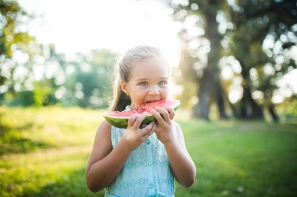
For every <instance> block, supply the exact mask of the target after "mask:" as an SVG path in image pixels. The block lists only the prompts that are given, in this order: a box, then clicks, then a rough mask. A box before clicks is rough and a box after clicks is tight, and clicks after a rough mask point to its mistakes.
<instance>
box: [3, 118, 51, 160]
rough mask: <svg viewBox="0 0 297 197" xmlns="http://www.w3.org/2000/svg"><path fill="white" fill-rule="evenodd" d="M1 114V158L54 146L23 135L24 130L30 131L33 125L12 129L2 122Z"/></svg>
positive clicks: (28, 124)
mask: <svg viewBox="0 0 297 197" xmlns="http://www.w3.org/2000/svg"><path fill="white" fill-rule="evenodd" d="M1 116H2V114H0V156H2V155H7V154H11V153H27V152H30V151H34V150H39V149H45V148H52V147H54V146H53V145H51V144H49V143H45V142H41V141H34V140H31V139H29V138H26V137H24V136H23V135H22V131H23V130H26V129H28V130H30V128H31V127H32V123H27V124H25V125H23V126H21V127H14V128H12V127H11V126H10V125H8V124H6V123H5V122H3V121H1Z"/></svg>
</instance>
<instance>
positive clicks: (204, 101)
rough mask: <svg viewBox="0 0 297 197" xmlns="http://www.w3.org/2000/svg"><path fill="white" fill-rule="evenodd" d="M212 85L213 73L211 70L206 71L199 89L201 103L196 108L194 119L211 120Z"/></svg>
mask: <svg viewBox="0 0 297 197" xmlns="http://www.w3.org/2000/svg"><path fill="white" fill-rule="evenodd" d="M211 84H212V72H211V70H210V69H209V68H206V69H204V72H203V76H202V78H201V80H200V85H199V89H198V98H199V102H198V103H197V104H196V106H195V107H194V117H201V118H203V119H205V120H209V100H208V98H209V96H210V90H211Z"/></svg>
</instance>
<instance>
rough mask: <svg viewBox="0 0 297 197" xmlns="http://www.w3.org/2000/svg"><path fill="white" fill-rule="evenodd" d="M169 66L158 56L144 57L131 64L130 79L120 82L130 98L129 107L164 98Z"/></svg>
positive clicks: (166, 93) (167, 87)
mask: <svg viewBox="0 0 297 197" xmlns="http://www.w3.org/2000/svg"><path fill="white" fill-rule="evenodd" d="M168 78H169V67H168V65H166V64H165V63H164V62H163V61H162V59H160V58H158V57H152V58H146V59H143V60H141V61H139V62H136V63H135V64H134V65H133V68H132V72H131V76H130V80H129V81H128V82H121V88H122V90H123V91H124V92H125V93H126V94H128V95H129V96H130V98H131V108H132V109H133V108H136V107H137V106H139V105H140V104H143V103H146V102H149V101H157V100H166V99H167V97H168V94H169V85H168V80H169V79H168Z"/></svg>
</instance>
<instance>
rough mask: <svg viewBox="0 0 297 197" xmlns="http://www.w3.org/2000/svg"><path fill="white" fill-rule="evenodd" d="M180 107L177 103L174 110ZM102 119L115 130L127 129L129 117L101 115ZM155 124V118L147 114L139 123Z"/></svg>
mask: <svg viewBox="0 0 297 197" xmlns="http://www.w3.org/2000/svg"><path fill="white" fill-rule="evenodd" d="M179 106H180V103H177V104H176V106H174V110H175V111H176V110H177V109H178V107H179ZM103 117H104V119H105V120H106V121H107V122H108V123H109V124H111V125H112V126H115V127H117V128H123V129H125V128H127V126H128V120H129V117H115V116H109V115H107V114H105V115H103ZM153 121H154V122H155V123H157V120H156V118H155V117H154V116H153V115H151V114H149V115H147V116H146V117H145V119H144V120H143V121H142V122H141V125H140V126H142V125H148V124H150V123H151V122H153Z"/></svg>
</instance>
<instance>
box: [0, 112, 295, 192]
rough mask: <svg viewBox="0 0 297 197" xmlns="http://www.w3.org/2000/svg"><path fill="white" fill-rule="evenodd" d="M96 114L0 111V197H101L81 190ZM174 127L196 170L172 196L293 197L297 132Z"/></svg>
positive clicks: (271, 127)
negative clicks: (190, 182) (189, 182)
mask: <svg viewBox="0 0 297 197" xmlns="http://www.w3.org/2000/svg"><path fill="white" fill-rule="evenodd" d="M102 114H103V112H102V111H93V110H83V109H79V108H68V109H61V108H58V107H50V108H40V109H36V108H5V107H0V196H1V197H6V196H9V197H14V196H30V197H32V196H33V197H34V196H63V197H64V196H65V197H67V196H68V197H70V196H71V197H73V196H78V197H79V196H103V194H104V192H103V191H101V192H100V193H97V194H93V193H92V192H90V191H89V190H88V188H87V186H86V183H85V176H84V173H85V166H86V162H87V158H88V155H89V153H90V150H91V147H92V143H93V138H94V135H95V132H96V129H97V126H98V124H99V123H100V121H101V120H102ZM184 117H185V116H181V117H179V116H178V114H177V117H176V121H178V122H179V123H180V125H181V127H182V128H183V131H184V135H185V140H186V145H187V148H188V150H189V152H190V154H191V156H192V158H193V160H194V162H195V165H196V168H197V178H196V181H195V183H194V185H193V186H191V187H190V188H188V189H185V188H182V187H181V186H179V185H178V184H177V183H176V196H177V197H179V196H181V197H186V196H191V197H192V196H205V197H208V196H209V197H216V196H252V197H253V196H255V197H256V196H261V197H262V196H269V197H270V196H271V197H274V196H280V197H282V196H286V197H290V196H297V154H296V153H297V124H292V123H291V124H275V123H265V122H259V121H258V122H248V121H234V120H232V121H218V122H205V121H201V120H186V118H184Z"/></svg>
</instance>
